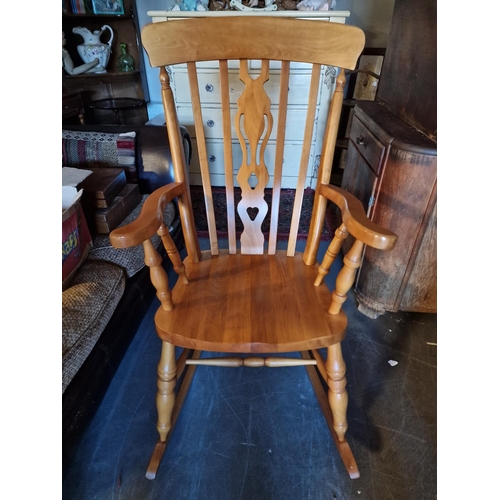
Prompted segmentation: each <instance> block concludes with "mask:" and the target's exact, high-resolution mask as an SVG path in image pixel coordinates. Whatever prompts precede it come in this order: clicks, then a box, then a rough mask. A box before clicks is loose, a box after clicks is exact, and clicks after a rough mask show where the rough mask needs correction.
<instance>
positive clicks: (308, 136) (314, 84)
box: [287, 64, 321, 257]
mask: <svg viewBox="0 0 500 500" xmlns="http://www.w3.org/2000/svg"><path fill="white" fill-rule="evenodd" d="M320 76H321V65H319V64H313V67H312V73H311V86H310V88H309V101H308V105H307V114H306V124H305V128H304V142H303V146H302V155H301V158H300V170H299V177H298V180H297V189H296V191H295V201H294V204H293V212H292V222H291V225H290V235H289V237H288V247H287V255H288V256H289V257H291V256H293V255H295V245H296V244H297V232H298V230H299V220H300V212H301V210H302V201H303V199H304V189H305V183H306V175H307V167H308V165H309V156H310V154H311V143H312V137H313V129H314V118H315V116H316V102H317V99H318V87H319V80H320Z"/></svg>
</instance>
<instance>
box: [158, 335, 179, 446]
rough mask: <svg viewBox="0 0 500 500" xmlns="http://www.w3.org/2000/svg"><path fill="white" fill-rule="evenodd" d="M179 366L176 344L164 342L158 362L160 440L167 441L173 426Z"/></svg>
mask: <svg viewBox="0 0 500 500" xmlns="http://www.w3.org/2000/svg"><path fill="white" fill-rule="evenodd" d="M176 376H177V367H176V363H175V346H174V345H173V344H169V343H168V342H162V349H161V358H160V362H159V363H158V393H157V395H156V407H157V409H158V424H157V426H156V427H157V429H158V432H159V434H160V441H166V440H167V435H168V432H169V431H170V428H171V427H172V422H171V418H172V409H173V407H174V402H175V394H174V388H175V382H176Z"/></svg>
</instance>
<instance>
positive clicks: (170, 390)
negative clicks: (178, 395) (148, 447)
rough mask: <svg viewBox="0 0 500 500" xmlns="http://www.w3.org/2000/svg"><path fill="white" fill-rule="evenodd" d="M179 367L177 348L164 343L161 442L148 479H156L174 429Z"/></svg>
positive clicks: (159, 405)
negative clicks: (171, 431)
mask: <svg viewBox="0 0 500 500" xmlns="http://www.w3.org/2000/svg"><path fill="white" fill-rule="evenodd" d="M176 375H177V367H176V363H175V346H174V345H173V344H169V343H168V342H162V349H161V358H160V362H159V363H158V392H157V394H156V408H157V410H158V423H157V425H156V428H157V429H158V432H159V434H160V441H158V443H157V444H156V447H155V449H154V451H153V455H152V457H151V460H150V462H149V466H148V470H147V472H146V477H147V478H148V479H154V478H155V476H156V471H157V470H158V466H159V465H160V460H161V457H162V456H163V453H164V451H165V447H166V441H167V436H168V433H169V431H170V429H171V428H172V409H173V407H174V402H175V393H174V389H175V383H176Z"/></svg>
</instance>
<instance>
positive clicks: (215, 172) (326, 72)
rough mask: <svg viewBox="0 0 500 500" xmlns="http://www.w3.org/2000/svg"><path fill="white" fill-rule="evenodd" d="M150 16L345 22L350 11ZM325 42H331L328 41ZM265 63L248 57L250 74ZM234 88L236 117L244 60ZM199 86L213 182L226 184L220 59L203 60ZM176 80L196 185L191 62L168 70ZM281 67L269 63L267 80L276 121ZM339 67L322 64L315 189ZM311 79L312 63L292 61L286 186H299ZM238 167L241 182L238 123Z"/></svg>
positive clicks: (159, 120) (159, 18)
mask: <svg viewBox="0 0 500 500" xmlns="http://www.w3.org/2000/svg"><path fill="white" fill-rule="evenodd" d="M147 14H148V16H150V17H151V18H152V21H153V22H165V21H168V22H172V21H174V20H175V19H179V18H184V19H185V18H191V17H210V16H234V15H254V16H259V15H267V16H269V15H271V16H288V17H298V18H310V19H316V20H318V21H323V22H325V21H326V22H337V23H342V24H344V23H345V20H346V18H347V17H348V16H349V15H350V13H349V12H348V11H323V12H318V11H316V12H306V11H278V12H272V13H270V12H263V13H260V12H257V13H255V12H251V13H246V12H238V11H225V12H213V11H209V12H179V11H177V12H172V11H148V13H147ZM249 43H258V40H255V41H249ZM298 43H300V42H298ZM325 43H328V41H326V40H325ZM260 64H261V63H260V61H248V68H249V73H250V75H254V76H257V75H258V74H259V73H260ZM228 67H229V87H230V105H231V111H232V117H233V119H234V116H236V112H237V104H236V102H237V99H238V97H239V96H240V94H241V92H242V91H243V83H242V82H241V81H240V79H239V76H238V73H239V69H238V68H239V61H229V63H228ZM198 68H199V77H198V78H199V80H198V82H199V89H200V101H201V108H202V115H203V122H204V133H205V141H206V146H207V155H208V159H209V166H210V172H211V173H210V176H211V181H212V185H213V186H223V185H224V184H225V181H224V145H223V139H222V137H223V136H222V109H221V104H220V103H221V96H220V81H219V66H218V62H217V61H207V62H205V63H199V64H198ZM168 70H169V73H170V78H171V87H172V89H173V92H174V96H175V100H176V103H177V113H178V116H179V122H180V124H181V125H184V126H185V127H186V128H187V129H188V130H189V132H190V134H191V137H192V138H193V150H194V151H193V160H192V162H191V166H190V171H189V176H190V182H191V184H194V185H201V174H200V166H199V160H198V149H197V143H196V132H195V127H194V119H193V113H192V109H191V95H190V91H189V82H188V75H187V68H186V65H182V64H180V65H176V66H171V67H170V68H168ZM280 72H281V66H280V63H279V62H277V61H271V63H270V72H269V73H270V75H269V81H268V82H267V83H266V84H265V89H266V91H267V93H268V95H269V98H270V99H271V111H272V112H273V118H274V119H275V123H276V120H277V109H278V99H279V80H280ZM336 73H337V71H336V68H332V67H322V69H321V79H320V88H319V92H318V99H317V103H316V116H315V128H314V133H313V144H312V147H311V154H310V158H309V165H308V171H307V180H306V186H307V187H311V188H313V189H314V188H315V187H316V174H317V167H318V165H319V159H320V157H321V146H322V144H321V139H322V137H323V133H324V127H325V120H326V116H327V113H328V107H329V104H330V100H331V97H332V93H333V90H334V88H335V77H336ZM310 80H311V66H310V65H308V64H302V63H292V64H291V65H290V81H289V94H288V102H289V111H288V114H287V123H286V132H285V152H284V169H283V178H282V188H284V189H289V188H292V189H293V188H295V187H296V184H297V174H298V171H299V162H300V153H301V149H302V140H303V136H304V126H305V117H306V109H307V102H308V97H309V86H310V85H309V84H310ZM149 123H152V124H163V123H164V117H162V116H160V117H156V118H155V119H153V120H151V121H150V122H149ZM232 131H233V135H232V138H233V165H234V168H235V172H234V173H235V176H234V181H235V185H238V184H237V181H236V171H237V170H236V169H237V168H239V166H240V165H241V162H242V152H241V149H240V144H239V141H238V138H237V136H236V132H235V129H234V125H233V129H232ZM275 136H276V132H275V130H273V132H272V134H271V137H270V140H269V143H268V145H267V147H266V151H265V155H264V157H265V162H266V165H268V166H269V167H270V172H269V173H270V179H269V183H268V187H272V183H273V175H272V173H273V172H272V170H273V169H272V165H273V162H274V157H275V148H276V144H275Z"/></svg>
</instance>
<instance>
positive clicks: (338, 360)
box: [326, 342, 347, 441]
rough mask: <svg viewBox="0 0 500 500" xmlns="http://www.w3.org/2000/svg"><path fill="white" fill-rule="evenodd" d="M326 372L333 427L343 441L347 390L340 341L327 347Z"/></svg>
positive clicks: (345, 423) (345, 426) (345, 429)
mask: <svg viewBox="0 0 500 500" xmlns="http://www.w3.org/2000/svg"><path fill="white" fill-rule="evenodd" d="M326 372H327V376H328V402H329V403H330V408H331V410H332V414H333V428H334V430H335V432H336V433H337V436H338V438H339V441H344V439H345V433H346V431H347V418H346V413H347V391H346V390H345V386H346V383H347V381H346V378H345V362H344V358H343V357H342V348H341V347H340V342H339V343H338V344H334V345H332V346H330V347H328V349H327V358H326Z"/></svg>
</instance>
